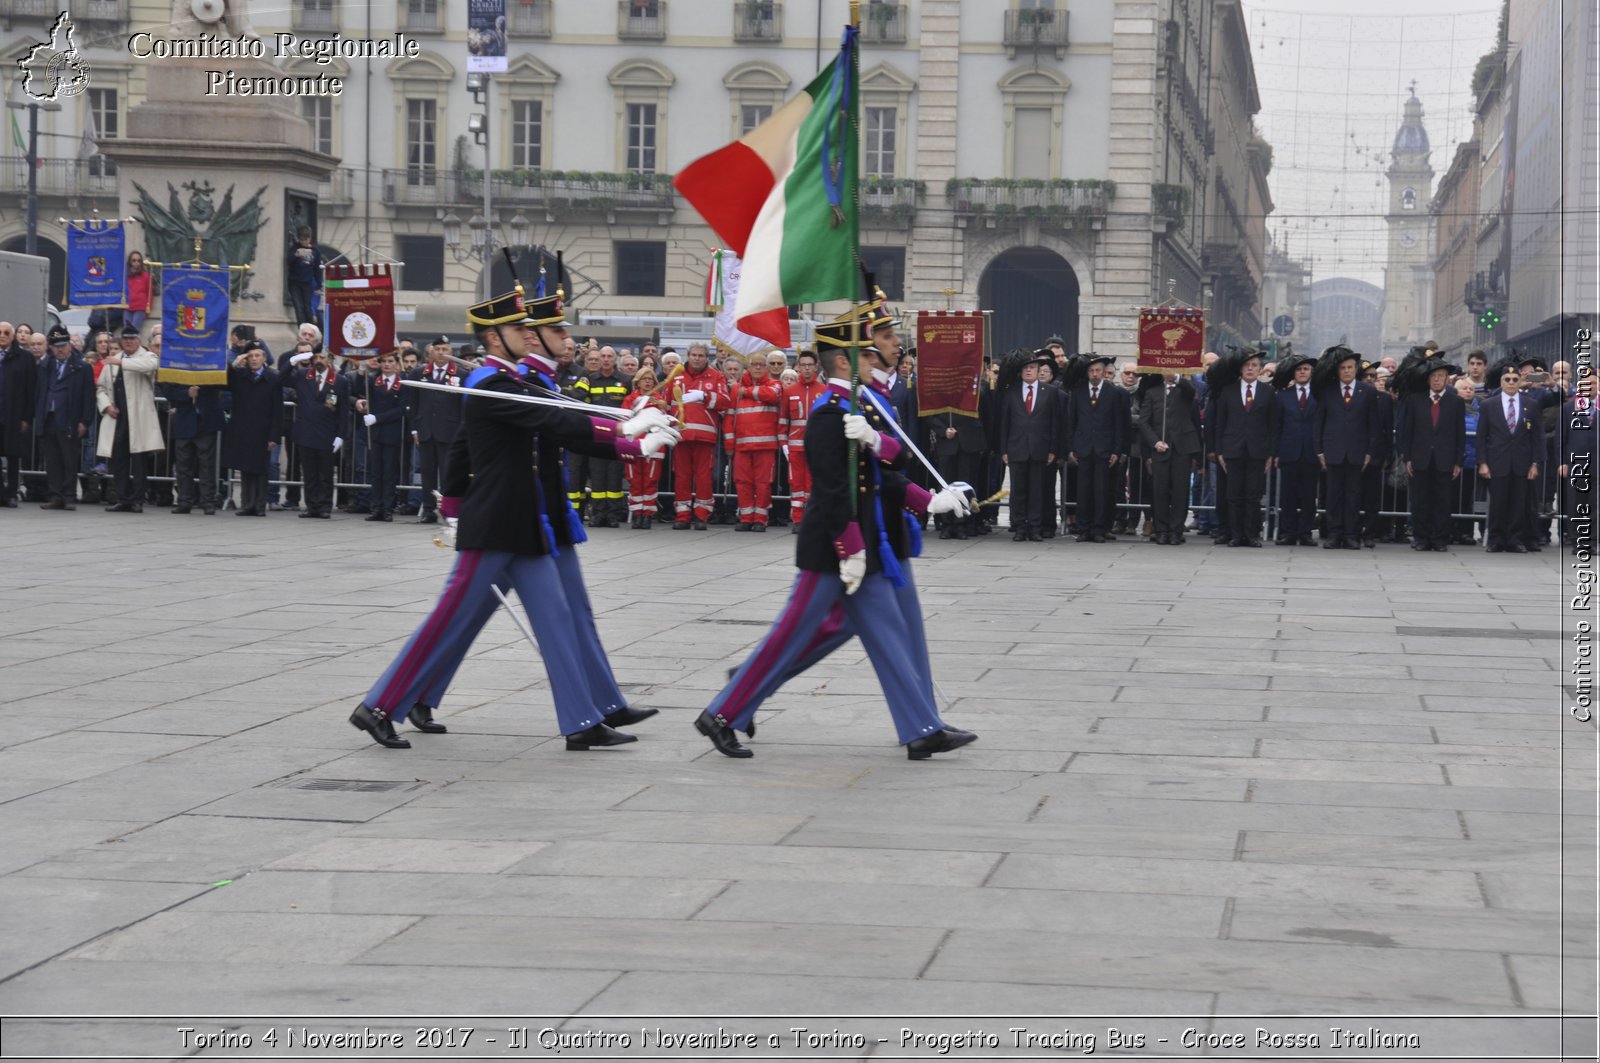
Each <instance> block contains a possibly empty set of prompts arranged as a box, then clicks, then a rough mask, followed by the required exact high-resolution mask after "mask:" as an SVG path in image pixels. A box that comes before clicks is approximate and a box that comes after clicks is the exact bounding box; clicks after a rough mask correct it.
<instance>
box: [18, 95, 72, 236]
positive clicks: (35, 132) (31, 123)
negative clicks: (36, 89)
mask: <svg viewBox="0 0 1600 1063" xmlns="http://www.w3.org/2000/svg"><path fill="white" fill-rule="evenodd" d="M6 106H7V107H9V108H10V109H11V110H13V111H22V110H26V111H27V112H28V155H27V161H28V223H27V224H28V234H27V242H26V243H25V244H24V245H23V247H24V249H25V250H26V251H27V253H28V254H30V255H37V254H38V253H39V112H40V111H59V110H61V105H60V104H59V103H38V102H34V103H17V102H16V101H15V100H8V101H7V102H6Z"/></svg>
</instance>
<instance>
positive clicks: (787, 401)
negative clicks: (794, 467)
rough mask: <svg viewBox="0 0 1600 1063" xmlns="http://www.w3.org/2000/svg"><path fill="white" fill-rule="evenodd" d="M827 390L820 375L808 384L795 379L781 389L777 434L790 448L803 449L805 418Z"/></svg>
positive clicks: (804, 445) (804, 443)
mask: <svg viewBox="0 0 1600 1063" xmlns="http://www.w3.org/2000/svg"><path fill="white" fill-rule="evenodd" d="M827 390H828V385H827V383H826V382H824V381H823V380H822V379H821V378H820V377H819V378H817V379H814V380H812V381H811V383H809V384H807V383H806V382H805V381H804V380H797V381H795V382H794V383H793V384H790V385H789V386H788V387H786V388H784V389H783V397H782V398H781V399H780V400H779V402H778V434H779V435H780V436H782V437H783V441H784V443H785V444H787V445H788V446H789V448H790V449H791V450H804V449H805V447H806V420H807V419H808V418H809V417H810V416H811V407H813V406H815V405H816V403H817V400H818V399H819V398H821V397H822V393H823V392H824V391H827Z"/></svg>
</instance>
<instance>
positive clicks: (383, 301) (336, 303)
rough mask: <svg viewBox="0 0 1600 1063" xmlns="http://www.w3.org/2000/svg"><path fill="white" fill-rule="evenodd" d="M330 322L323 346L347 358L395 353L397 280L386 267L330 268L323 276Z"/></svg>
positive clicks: (324, 330)
mask: <svg viewBox="0 0 1600 1063" xmlns="http://www.w3.org/2000/svg"><path fill="white" fill-rule="evenodd" d="M322 296H323V304H324V305H325V306H326V308H327V309H326V314H327V320H326V322H325V323H324V325H325V327H324V328H323V335H324V340H323V346H324V347H326V348H327V350H328V353H330V354H336V355H343V356H344V357H346V358H375V357H377V356H378V355H380V354H383V353H384V352H385V351H392V350H394V278H393V277H391V276H390V275H389V267H388V266H387V265H368V264H364V263H353V264H343V263H341V264H339V265H334V266H327V267H325V268H324V269H323V273H322Z"/></svg>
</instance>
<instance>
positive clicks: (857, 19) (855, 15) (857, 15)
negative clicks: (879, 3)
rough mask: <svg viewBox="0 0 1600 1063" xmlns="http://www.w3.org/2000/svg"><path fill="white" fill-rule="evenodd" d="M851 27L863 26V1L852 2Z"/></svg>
mask: <svg viewBox="0 0 1600 1063" xmlns="http://www.w3.org/2000/svg"><path fill="white" fill-rule="evenodd" d="M850 25H852V26H855V27H856V28H858V29H859V28H860V26H861V0H850Z"/></svg>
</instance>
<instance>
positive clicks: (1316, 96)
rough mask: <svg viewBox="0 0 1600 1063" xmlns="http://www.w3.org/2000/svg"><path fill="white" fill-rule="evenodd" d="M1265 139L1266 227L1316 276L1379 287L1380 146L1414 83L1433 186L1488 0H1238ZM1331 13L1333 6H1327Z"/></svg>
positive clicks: (1485, 39)
mask: <svg viewBox="0 0 1600 1063" xmlns="http://www.w3.org/2000/svg"><path fill="white" fill-rule="evenodd" d="M1244 9H1245V14H1246V16H1247V18H1248V20H1249V28H1250V46H1251V49H1252V50H1253V52H1254V55H1255V68H1256V84H1257V86H1258V88H1259V89H1260V93H1261V113H1260V114H1258V115H1257V116H1256V124H1257V127H1258V128H1259V129H1260V131H1261V134H1262V135H1263V136H1265V137H1266V139H1267V140H1268V141H1270V142H1271V143H1272V147H1273V160H1272V174H1271V178H1270V180H1271V186H1272V195H1273V200H1274V204H1275V209H1274V210H1273V213H1272V215H1271V217H1270V218H1269V219H1268V223H1267V227H1268V231H1269V233H1271V234H1272V236H1273V238H1274V239H1275V240H1276V241H1277V243H1278V244H1279V245H1280V246H1283V245H1284V244H1287V246H1288V249H1289V253H1290V254H1292V255H1294V256H1295V257H1296V258H1299V259H1302V260H1306V259H1308V258H1309V259H1311V260H1312V267H1313V279H1321V278H1324V277H1333V276H1352V277H1358V278H1360V279H1362V280H1366V281H1370V282H1372V283H1374V284H1382V283H1383V266H1384V260H1385V258H1386V257H1387V254H1388V244H1387V239H1388V237H1387V230H1386V228H1385V226H1384V222H1383V214H1384V213H1385V211H1386V209H1387V205H1388V182H1387V181H1386V180H1385V178H1384V176H1383V171H1384V170H1386V169H1387V168H1388V165H1389V161H1390V160H1389V147H1390V145H1391V144H1392V143H1393V141H1394V134H1395V130H1396V128H1398V126H1399V124H1400V119H1401V117H1402V108H1403V107H1404V104H1405V101H1406V98H1407V97H1408V96H1409V95H1410V92H1409V89H1408V86H1409V85H1410V83H1411V82H1412V80H1413V79H1415V81H1416V92H1417V98H1418V99H1419V100H1421V101H1422V108H1423V125H1424V127H1425V128H1426V129H1427V132H1428V138H1429V141H1430V144H1431V146H1432V149H1433V152H1432V155H1431V156H1430V162H1431V164H1432V166H1433V170H1434V174H1435V176H1434V184H1435V185H1436V186H1437V183H1438V180H1439V178H1440V177H1443V176H1444V173H1445V171H1446V170H1447V169H1449V166H1450V160H1451V159H1452V158H1453V157H1454V156H1455V151H1456V146H1457V145H1458V144H1459V143H1461V142H1462V141H1463V140H1465V139H1467V138H1468V137H1469V136H1471V133H1472V96H1471V83H1472V69H1473V67H1474V66H1475V65H1476V64H1477V62H1478V58H1479V56H1481V55H1483V53H1484V52H1486V51H1488V50H1489V49H1490V48H1491V47H1492V46H1493V44H1494V36H1495V26H1496V23H1497V21H1498V19H1499V13H1500V8H1499V4H1498V3H1496V2H1495V0H1462V2H1460V3H1451V2H1444V0H1341V2H1340V3H1339V4H1337V5H1330V4H1329V3H1327V0H1244ZM1330 11H1332V12H1333V13H1330Z"/></svg>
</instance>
